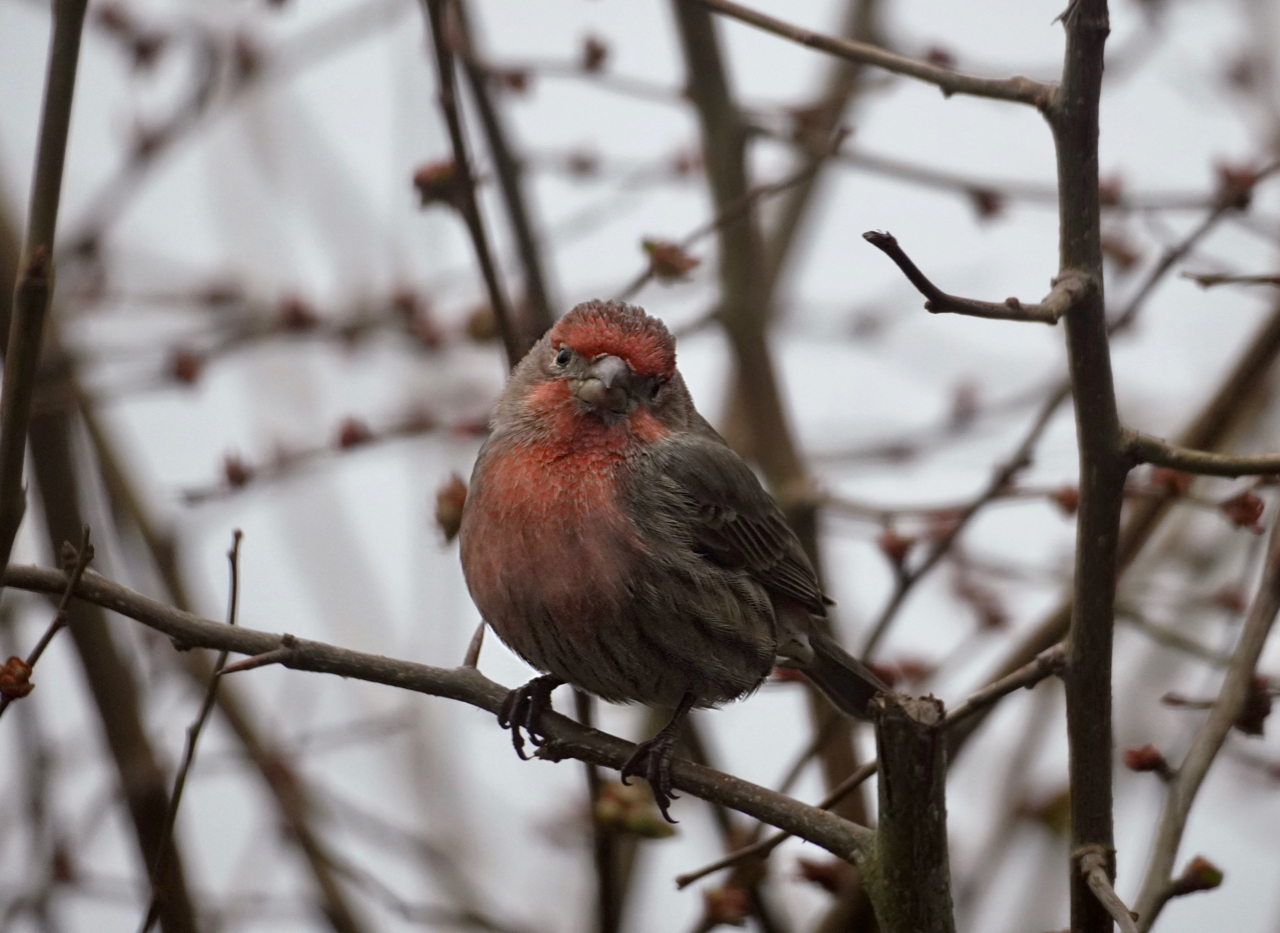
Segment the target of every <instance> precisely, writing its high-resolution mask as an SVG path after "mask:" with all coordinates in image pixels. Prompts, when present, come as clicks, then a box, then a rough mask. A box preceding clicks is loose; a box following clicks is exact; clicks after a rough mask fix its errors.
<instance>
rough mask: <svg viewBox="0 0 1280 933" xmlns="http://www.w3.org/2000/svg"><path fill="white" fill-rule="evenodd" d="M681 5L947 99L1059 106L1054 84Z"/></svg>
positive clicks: (758, 17) (729, 5) (709, 0)
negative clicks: (975, 71)
mask: <svg viewBox="0 0 1280 933" xmlns="http://www.w3.org/2000/svg"><path fill="white" fill-rule="evenodd" d="M680 2H682V3H701V4H702V5H703V6H705V7H706V8H707V9H709V10H713V11H715V12H716V13H721V14H723V15H725V16H729V17H732V18H733V19H736V20H739V21H741V22H744V23H746V24H748V25H750V26H755V27H756V28H757V29H763V30H764V31H765V32H771V33H773V34H774V35H775V36H781V37H782V38H783V39H790V40H791V41H792V42H798V43H800V44H801V45H805V46H808V47H809V48H811V49H817V50H818V51H820V52H826V53H828V54H829V55H835V56H838V57H840V58H844V59H847V60H848V61H851V62H858V63H859V64H863V65H873V66H875V67H876V68H883V69H884V70H885V71H891V72H893V73H894V74H900V75H905V76H906V77H908V78H915V79H916V80H918V81H924V82H925V83H926V84H933V85H936V86H937V87H938V88H940V89H941V90H942V93H943V94H945V95H947V96H950V95H952V94H968V95H971V96H974V97H989V98H994V99H995V100H1007V101H1012V102H1014V103H1018V104H1030V105H1031V106H1033V107H1036V108H1037V109H1040V110H1047V109H1048V108H1050V107H1051V106H1053V104H1054V103H1055V101H1056V100H1057V96H1058V89H1057V88H1056V87H1055V86H1054V85H1052V84H1041V83H1040V82H1039V81H1033V80H1032V79H1030V78H1024V77H1022V76H1017V77H1013V78H980V77H977V76H976V75H966V74H961V73H959V72H957V71H952V70H951V69H950V68H942V67H940V66H938V65H931V64H929V63H928V62H922V61H917V60H916V59H914V58H907V57H906V56H904V55H895V54H894V53H893V52H887V51H885V50H884V49H882V48H879V47H878V46H874V45H868V44H867V43H865V42H852V41H850V40H849V39H839V38H836V37H835V36H828V35H824V34H823V33H820V32H811V31H810V30H808V29H802V28H801V27H799V26H795V25H793V24H791V23H788V22H786V21H784V20H780V19H775V18H774V17H772V16H769V15H767V14H765V13H760V12H758V11H756V10H752V9H750V8H748V7H745V6H741V5H740V4H737V3H733V2H731V0H680Z"/></svg>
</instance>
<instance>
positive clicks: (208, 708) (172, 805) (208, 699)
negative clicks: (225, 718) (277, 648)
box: [140, 528, 244, 933]
mask: <svg viewBox="0 0 1280 933" xmlns="http://www.w3.org/2000/svg"><path fill="white" fill-rule="evenodd" d="M243 538H244V534H243V532H241V531H240V529H239V528H237V529H236V530H235V531H233V532H232V533H231V550H229V551H227V561H228V562H229V563H230V564H231V585H230V586H229V587H228V590H229V592H228V594H227V625H229V626H234V625H235V624H236V618H237V616H238V615H239V609H240V542H241V540H243ZM228 654H230V652H227V651H220V652H218V660H217V661H215V662H214V665H213V674H212V675H211V676H210V677H209V685H208V686H207V687H206V688H205V693H204V701H203V702H202V703H201V704H200V711H199V712H198V713H196V718H195V720H194V721H193V722H192V723H191V725H190V726H188V727H187V745H186V749H185V750H184V751H183V753H182V762H181V763H180V764H179V765H178V770H177V772H176V773H175V774H174V776H173V793H171V794H170V795H169V809H168V812H166V813H165V817H164V839H163V841H164V842H165V843H168V842H169V841H170V840H171V839H172V838H173V827H174V825H175V824H176V823H177V821H178V807H180V806H182V794H183V792H184V791H185V790H186V787H187V775H189V774H190V773H191V766H192V765H193V764H195V760H196V745H197V744H199V742H200V734H201V733H202V732H203V731H204V726H205V723H207V722H208V721H209V714H210V713H212V712H213V704H214V703H215V702H216V701H217V698H218V683H219V682H220V681H221V680H222V669H223V668H224V667H226V666H227V656H228ZM169 848H170V847H169V846H168V845H162V846H161V847H160V851H159V852H157V853H156V860H155V863H154V864H153V865H152V867H151V904H150V905H149V906H148V907H147V915H146V917H145V919H144V920H143V921H142V927H141V928H140V933H147V931H148V930H150V929H151V928H152V926H154V925H155V922H156V920H158V919H159V917H160V905H161V903H162V902H163V901H164V897H165V891H164V888H163V887H161V885H160V883H159V879H160V877H161V873H162V872H163V871H164V861H165V855H166V854H167V853H168V852H169Z"/></svg>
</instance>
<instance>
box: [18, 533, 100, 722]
mask: <svg viewBox="0 0 1280 933" xmlns="http://www.w3.org/2000/svg"><path fill="white" fill-rule="evenodd" d="M63 546H64V548H68V549H69V548H70V547H71V545H70V544H69V543H68V544H64V545H63ZM73 560H74V562H70V561H69V562H68V565H67V588H66V589H65V590H63V593H62V598H61V599H60V600H59V601H58V609H57V611H56V612H55V613H54V614H53V621H51V622H50V623H49V627H48V628H47V629H45V631H44V634H43V635H41V636H40V640H39V641H37V642H36V644H35V647H34V648H32V649H31V653H30V654H28V655H27V659H26V661H25V662H24V663H25V664H26V674H27V676H28V677H29V676H31V671H32V670H33V669H34V668H35V666H36V662H37V661H39V660H40V656H41V655H43V654H44V651H45V649H46V648H48V647H49V643H50V642H51V641H53V636H55V635H57V634H58V633H59V632H60V631H62V630H63V629H64V628H66V627H67V622H68V616H67V607H68V606H69V605H70V604H71V593H72V592H73V591H74V590H75V588H76V584H77V583H79V582H80V577H81V576H83V575H84V572H85V569H86V568H87V567H88V566H89V562H90V561H91V560H93V545H92V544H90V543H89V526H88V525H85V526H83V530H82V531H81V533H80V549H79V550H77V551H76V552H75V557H74V559H73ZM14 697H15V695H14V694H8V693H6V694H4V695H3V696H0V716H2V715H4V711H5V710H6V709H8V708H9V704H10V703H12V702H13V700H14Z"/></svg>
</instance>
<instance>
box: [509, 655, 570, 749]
mask: <svg viewBox="0 0 1280 933" xmlns="http://www.w3.org/2000/svg"><path fill="white" fill-rule="evenodd" d="M562 683H564V681H563V680H561V679H560V678H558V677H553V676H552V675H550V674H544V675H542V676H541V677H535V678H534V679H533V680H531V681H529V682H528V683H527V684H525V685H524V686H523V687H516V689H514V690H512V691H511V692H510V693H508V694H507V698H506V699H505V700H503V701H502V708H501V709H499V710H498V725H500V726H501V727H502V728H504V729H510V730H511V744H512V746H513V747H514V748H515V750H516V754H517V755H519V756H520V758H521V759H522V760H524V761H528V760H529V756H528V755H526V754H525V753H524V736H522V735H521V734H520V731H521V730H522V729H523V730H524V731H525V732H527V733H528V734H529V741H530V742H531V743H532V744H533V745H534V747H535V748H536V747H538V746H540V745H542V744H543V743H544V742H545V741H546V738H545V737H544V736H543V735H542V734H541V733H540V732H539V731H538V723H539V722H540V721H541V719H542V714H543V713H545V712H546V711H547V710H549V709H551V691H553V690H555V688H556V687H558V686H560V685H561V684H562Z"/></svg>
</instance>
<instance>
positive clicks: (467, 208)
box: [422, 0, 526, 367]
mask: <svg viewBox="0 0 1280 933" xmlns="http://www.w3.org/2000/svg"><path fill="white" fill-rule="evenodd" d="M422 2H423V5H424V6H425V7H426V10H427V21H428V22H429V24H430V29H431V41H432V47H433V48H434V49H435V57H436V79H437V81H438V82H439V95H440V109H441V110H442V111H443V112H444V120H445V123H446V124H447V125H448V127H449V141H450V143H451V144H452V146H453V164H454V171H455V172H456V173H457V177H456V181H455V183H454V186H453V194H454V195H455V196H456V202H457V203H456V207H457V208H458V210H459V212H460V213H461V214H462V219H463V222H464V223H466V225H467V232H468V233H469V234H470V235H471V245H472V247H473V248H474V249H475V253H476V262H477V263H479V265H480V275H481V276H482V277H483V278H484V284H485V288H487V289H488V292H489V304H490V306H491V307H492V308H493V317H494V319H495V320H496V321H497V324H498V333H499V334H501V336H502V346H503V348H504V349H505V350H506V351H507V363H508V364H509V365H510V366H512V367H514V366H515V365H516V363H519V362H520V358H521V357H522V356H524V353H525V349H526V347H525V344H524V342H523V341H522V340H521V339H520V336H519V335H518V334H517V333H516V327H515V321H514V319H513V318H512V315H511V305H510V304H509V303H508V302H507V297H506V292H504V291H503V289H502V282H501V280H500V279H499V278H498V269H497V265H496V264H495V263H494V261H493V253H492V251H490V249H489V240H488V237H487V236H486V235H485V230H484V219H483V218H482V217H481V216H480V204H479V202H478V200H477V199H476V179H475V175H474V173H473V172H472V171H471V160H470V158H469V156H468V155H467V137H466V134H465V133H464V132H463V128H462V110H461V108H460V107H459V106H458V88H457V82H456V81H455V80H454V77H455V75H454V68H453V49H452V46H451V44H450V36H449V34H448V30H449V29H450V28H451V26H452V24H451V23H450V22H449V21H448V13H449V8H448V6H447V0H422Z"/></svg>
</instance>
